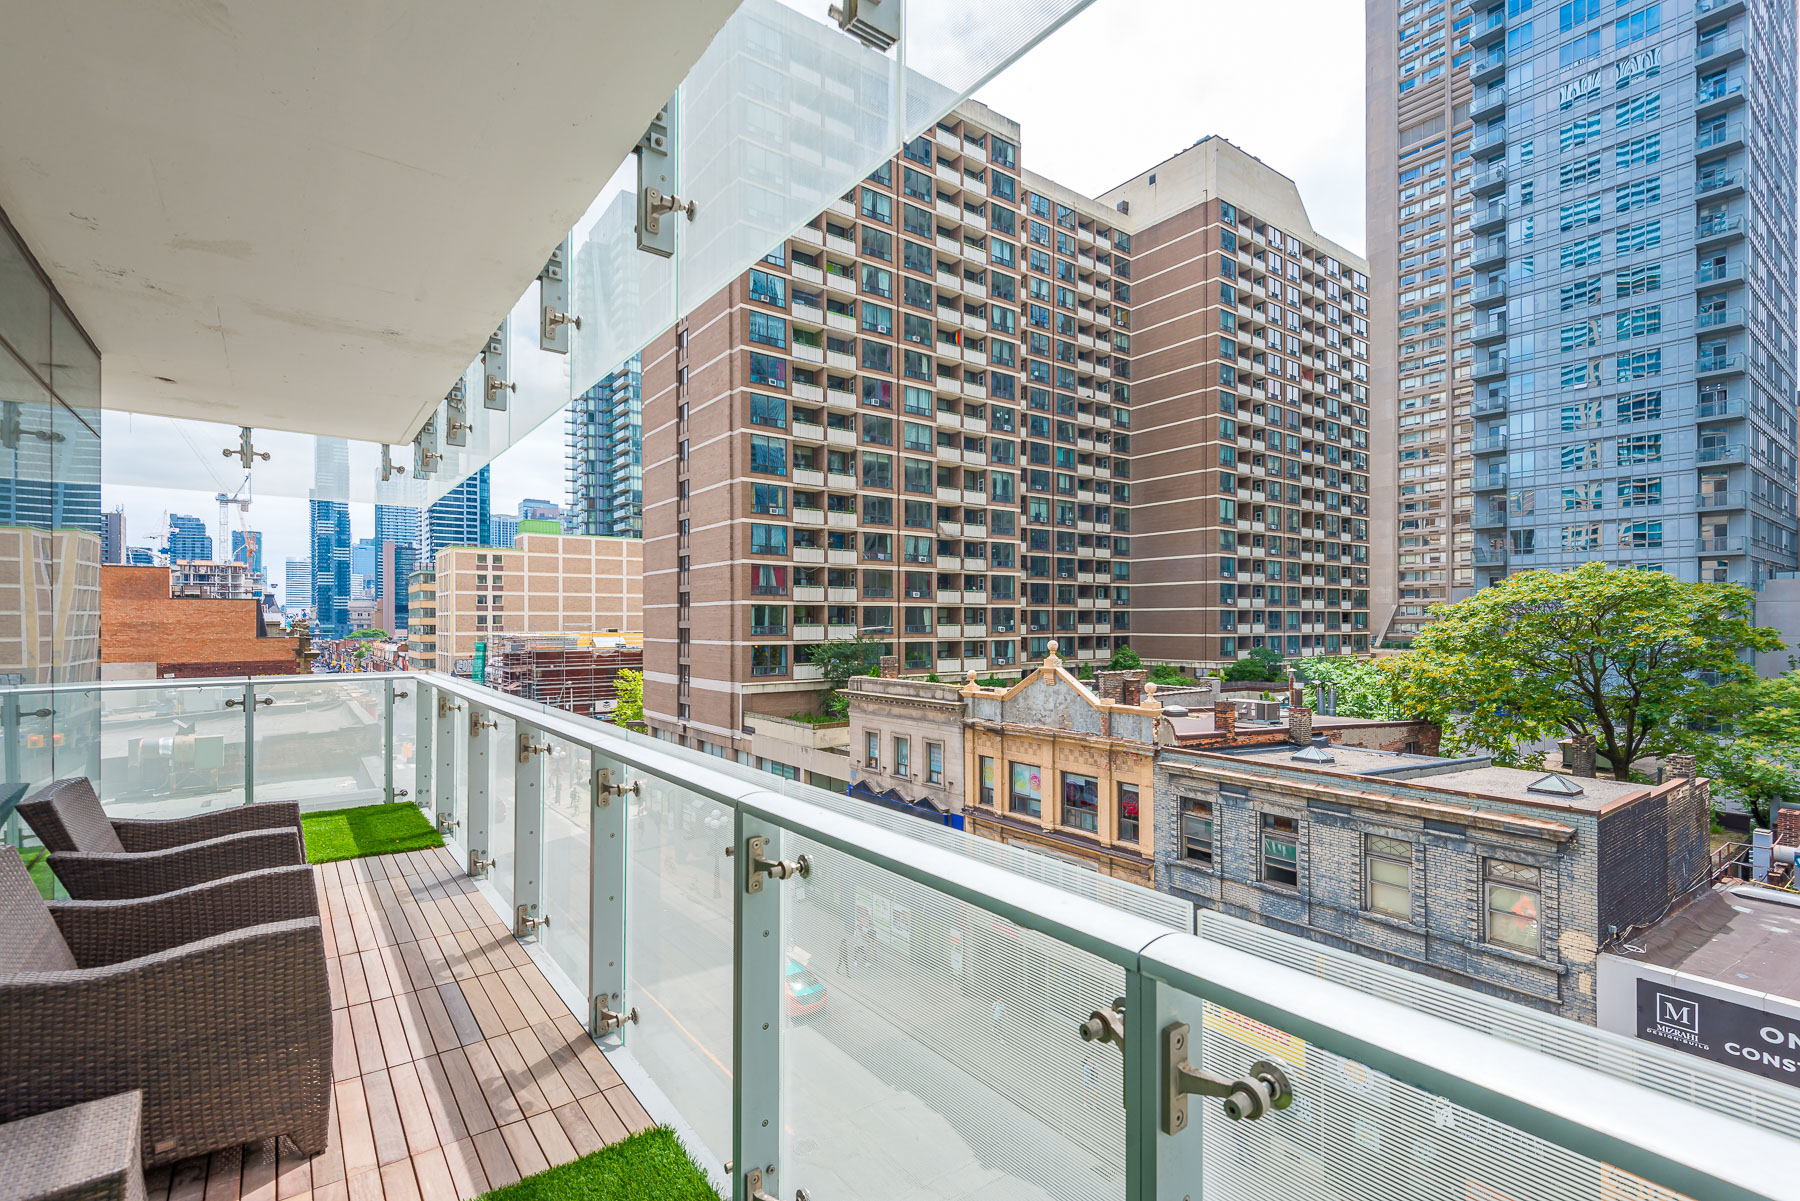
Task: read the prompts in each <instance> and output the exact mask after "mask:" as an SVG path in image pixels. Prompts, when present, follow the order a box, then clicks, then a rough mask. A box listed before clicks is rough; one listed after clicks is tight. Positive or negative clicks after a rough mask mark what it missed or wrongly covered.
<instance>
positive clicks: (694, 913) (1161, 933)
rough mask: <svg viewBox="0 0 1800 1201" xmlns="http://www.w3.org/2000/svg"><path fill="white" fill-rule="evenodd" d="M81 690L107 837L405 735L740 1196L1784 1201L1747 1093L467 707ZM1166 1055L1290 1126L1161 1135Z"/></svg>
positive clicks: (1422, 980)
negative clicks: (1281, 1103) (1265, 1099)
mask: <svg viewBox="0 0 1800 1201" xmlns="http://www.w3.org/2000/svg"><path fill="white" fill-rule="evenodd" d="M90 690H91V691H95V692H97V693H98V695H99V696H100V698H101V701H102V703H101V705H100V707H99V708H100V713H101V720H102V738H103V742H104V744H105V746H106V747H107V753H105V754H102V755H101V756H99V757H98V762H97V767H96V769H95V770H97V772H98V774H99V781H98V783H99V786H100V790H101V792H102V795H103V796H104V797H106V798H107V801H108V804H109V807H110V808H111V809H112V810H113V811H115V812H129V813H131V814H133V815H135V816H164V815H170V816H173V815H175V814H179V813H184V812H192V811H193V810H194V809H195V808H196V807H200V808H204V807H207V806H212V805H220V804H239V803H255V801H256V800H258V799H264V800H266V799H270V797H271V796H272V795H274V794H276V793H288V794H293V795H295V796H297V797H299V798H301V803H302V804H303V805H306V806H308V807H311V808H322V807H339V806H342V805H347V804H354V803H358V802H359V801H362V800H365V799H367V795H368V794H369V793H370V791H371V790H372V789H374V788H375V785H374V784H372V783H370V781H377V780H383V781H384V780H385V779H386V777H387V775H388V772H387V770H386V769H385V768H384V767H383V766H382V764H381V763H380V761H379V759H380V756H381V755H382V754H386V755H388V756H390V757H392V756H394V755H396V754H397V753H400V745H399V744H401V743H404V742H406V741H408V740H410V741H411V742H412V744H413V745H412V746H411V748H410V749H409V750H407V751H406V752H405V753H406V754H407V755H408V756H409V757H410V759H411V761H413V762H416V763H417V765H418V767H417V768H416V769H415V770H414V772H412V773H411V776H410V782H411V783H412V784H414V785H415V790H414V792H413V795H410V796H408V797H407V798H405V801H406V802H408V803H417V804H419V805H420V806H421V807H422V808H423V809H425V810H426V811H427V812H428V813H434V814H438V815H441V816H442V817H443V819H444V823H443V824H444V827H445V828H446V830H447V832H448V846H449V849H450V851H451V853H452V854H453V855H454V857H455V858H456V860H457V861H458V862H459V863H461V864H462V865H464V866H465V867H473V868H474V869H475V874H476V875H477V877H478V880H479V892H480V895H481V896H482V898H483V899H484V900H485V901H486V902H487V903H488V904H490V905H492V906H493V907H494V908H495V910H496V911H497V912H498V913H500V914H501V915H502V916H503V918H504V920H505V923H506V924H507V925H508V926H510V927H512V928H513V929H514V931H515V934H516V936H517V937H518V938H519V940H520V946H521V947H522V948H523V949H524V951H525V953H526V954H527V955H529V956H530V957H531V959H532V960H533V962H534V963H535V964H536V965H537V966H539V967H540V968H541V969H542V970H543V972H544V974H545V975H546V977H547V978H548V979H549V980H550V981H551V982H552V985H553V987H555V989H556V990H557V992H558V994H559V995H560V996H561V997H562V998H563V1000H564V1002H565V1003H566V1004H567V1005H568V1007H569V1009H570V1011H571V1012H572V1013H574V1014H576V1015H578V1016H579V1017H580V1018H581V1020H582V1021H584V1022H585V1023H587V1024H588V1025H589V1028H590V1030H592V1031H593V1033H594V1034H595V1036H596V1037H597V1039H598V1040H599V1042H600V1045H601V1047H602V1049H603V1050H604V1051H605V1053H606V1055H607V1057H608V1059H609V1061H610V1062H611V1064H612V1065H613V1066H614V1068H615V1069H616V1070H617V1071H618V1072H619V1074H620V1076H621V1078H622V1079H623V1080H624V1081H625V1082H626V1083H627V1084H628V1085H629V1086H630V1087H631V1090H632V1092H633V1093H634V1095H636V1096H637V1097H638V1098H639V1099H640V1100H641V1101H642V1102H643V1104H644V1105H645V1106H646V1108H647V1109H649V1111H650V1113H651V1115H652V1116H653V1117H654V1118H655V1119H656V1120H659V1121H663V1122H668V1123H670V1124H672V1125H674V1126H676V1128H677V1129H678V1131H679V1132H680V1133H681V1134H682V1135H683V1137H684V1139H685V1140H686V1141H687V1143H688V1146H689V1148H690V1150H691V1151H692V1152H693V1153H694V1154H695V1156H696V1158H697V1159H698V1160H699V1161H700V1162H701V1163H702V1165H703V1167H705V1168H706V1169H707V1170H708V1172H709V1173H710V1174H711V1175H712V1176H713V1178H714V1181H715V1183H716V1184H718V1185H720V1186H721V1187H722V1188H724V1189H725V1190H726V1191H727V1192H728V1193H729V1195H731V1196H733V1197H734V1198H740V1199H741V1198H747V1197H748V1196H749V1195H750V1188H751V1179H750V1176H749V1172H750V1170H751V1169H752V1168H754V1169H756V1170H759V1171H760V1172H761V1183H760V1187H761V1188H762V1189H763V1190H764V1191H765V1192H767V1193H768V1194H769V1195H771V1196H773V1195H780V1196H782V1197H787V1196H791V1195H793V1193H794V1191H795V1190H797V1189H806V1190H807V1191H808V1192H809V1193H811V1195H813V1196H818V1197H830V1198H871V1199H872V1198H890V1197H903V1196H917V1197H924V1196H941V1195H945V1194H946V1193H952V1194H954V1195H961V1196H976V1195H979V1196H983V1197H1004V1198H1070V1199H1074V1198H1081V1199H1084V1201H1085V1199H1089V1198H1121V1199H1123V1198H1131V1199H1132V1201H1160V1199H1163V1198H1178V1197H1187V1198H1193V1197H1201V1196H1205V1197H1210V1198H1222V1197H1231V1198H1236V1197H1245V1198H1248V1197H1266V1196H1270V1195H1277V1194H1279V1195H1294V1196H1307V1197H1341V1198H1352V1199H1361V1198H1371V1199H1373V1198H1392V1197H1396V1196H1419V1197H1427V1196H1429V1197H1447V1196H1450V1195H1452V1194H1455V1195H1457V1196H1465V1195H1466V1196H1482V1197H1518V1198H1525V1197H1558V1198H1565V1197H1566V1198H1593V1199H1594V1201H1600V1199H1601V1198H1607V1197H1627V1196H1632V1197H1649V1196H1656V1197H1668V1196H1671V1195H1676V1196H1686V1197H1691V1198H1697V1199H1699V1198H1703V1199H1706V1201H1712V1199H1715V1198H1717V1199H1726V1201H1729V1199H1747V1198H1770V1199H1772V1198H1792V1197H1794V1196H1796V1193H1795V1191H1794V1189H1793V1186H1792V1183H1791V1180H1790V1179H1789V1175H1790V1174H1785V1173H1781V1172H1777V1171H1771V1170H1770V1167H1771V1165H1773V1164H1777V1163H1781V1162H1785V1161H1786V1160H1788V1159H1791V1157H1792V1154H1793V1143H1792V1141H1791V1140H1792V1139H1793V1138H1794V1137H1796V1136H1800V1094H1795V1093H1794V1091H1793V1090H1791V1089H1787V1088H1785V1087H1783V1086H1782V1085H1779V1084H1777V1083H1775V1082H1773V1081H1764V1080H1759V1079H1757V1078H1755V1077H1753V1076H1750V1075H1747V1074H1745V1073H1740V1072H1736V1071H1734V1070H1732V1069H1730V1068H1727V1067H1723V1066H1719V1065H1714V1064H1710V1063H1706V1062H1703V1061H1701V1060H1697V1059H1694V1058H1691V1057H1688V1056H1683V1055H1681V1054H1679V1053H1677V1052H1674V1051H1672V1050H1670V1049H1668V1048H1664V1047H1659V1046H1655V1045H1653V1044H1650V1043H1646V1042H1641V1041H1636V1040H1633V1039H1629V1038H1625V1037H1622V1036H1618V1035H1613V1034H1609V1033H1606V1032H1604V1031H1599V1030H1595V1029H1592V1028H1589V1027H1584V1026H1580V1025H1577V1024H1575V1023H1571V1022H1568V1021H1565V1020H1562V1019H1559V1018H1555V1017H1552V1016H1550V1015H1547V1014H1544V1013H1541V1012H1538V1011H1535V1010H1530V1009H1525V1008H1521V1007H1518V1006H1513V1005H1509V1004H1506V1003H1504V1002H1501V1001H1498V1000H1495V999H1493V998H1490V997H1486V996H1483V995H1481V994H1478V993H1474V992H1471V991H1468V990H1464V989H1460V988H1456V987H1454V986H1452V985H1449V984H1445V983H1441V982H1439V981H1436V980H1433V979H1430V978H1428V977H1425V976H1422V975H1416V974H1413V973H1409V972H1405V971H1403V970H1400V969H1397V968H1392V967H1388V966H1386V965H1383V964H1380V963H1376V962H1374V961H1373V960H1369V959H1364V958H1361V957H1358V956H1355V955H1351V954H1348V953H1345V952H1340V951H1337V950H1334V949H1332V948H1329V947H1325V946H1322V945H1321V944H1319V943H1316V942H1311V941H1308V940H1303V939H1298V938H1294V937H1292V936H1289V935H1287V934H1284V933H1282V932H1279V931H1276V930H1273V929H1269V928H1267V927H1263V926H1258V925H1254V924H1250V923H1246V922H1242V921H1238V920H1236V919H1233V918H1230V917H1226V916H1224V915H1221V914H1219V913H1216V912H1212V911H1198V912H1197V911H1195V910H1194V909H1193V908H1192V907H1190V906H1188V905H1187V904H1186V903H1185V902H1181V901H1179V900H1177V899H1176V898H1173V897H1170V896H1167V895H1165V894H1160V893H1155V892H1151V891H1149V890H1146V889H1142V888H1138V887H1136V886H1133V885H1129V884H1125V883H1123V882H1120V881H1115V880H1110V879H1106V878H1103V877H1100V876H1098V875H1095V874H1093V873H1090V872H1086V871H1083V870H1081V869H1079V868H1075V867H1073V866H1072V865H1068V864H1064V863H1061V862H1058V861H1054V860H1050V859H1047V858H1044V857H1040V856H1037V855H1034V854H1032V853H1030V852H1027V851H1023V850H1019V849H1017V848H1013V847H1010V846H1005V845H1002V844H1000V843H997V842H991V841H988V840H985V839H980V838H975V837H972V836H969V835H966V834H964V833H963V832H960V831H954V830H950V829H948V828H946V827H942V826H938V825H933V824H928V823H924V822H920V821H918V820H917V819H915V818H912V817H910V816H907V815H903V814H897V813H892V812H889V811H886V810H882V809H879V808H876V807H873V806H869V805H866V804H863V803H861V802H858V801H854V800H851V799H850V798H848V797H845V796H842V795H838V794H833V793H827V792H824V791H822V790H819V789H815V788H812V787H809V786H807V785H804V784H800V783H798V782H795V781H790V780H784V779H781V778H779V777H776V776H772V775H768V774H766V773H762V772H759V771H757V770H755V769H753V768H751V767H749V766H747V765H741V764H737V763H733V762H730V761H727V760H724V759H719V758H715V757H713V756H710V755H705V754H702V753H699V752H696V751H692V750H687V749H684V748H681V747H678V746H675V745H673V744H670V743H666V742H660V741H657V740H654V739H651V738H647V737H645V736H642V735H636V734H630V733H627V732H625V731H622V730H620V729H618V728H617V727H613V726H609V725H606V724H603V723H599V722H596V721H593V720H590V719H586V718H580V717H576V716H574V715H572V714H569V713H565V712H562V711H560V710H556V709H552V708H549V707H546V706H543V705H539V704H536V703H532V702H527V701H522V700H519V699H517V698H514V697H511V696H507V695H504V694H502V693H499V692H496V691H494V690H491V689H488V688H485V687H483V686H481V685H477V684H472V683H469V682H467V681H464V680H459V679H454V678H451V677H447V676H442V675H436V674H432V675H414V674H395V675H387V676H381V675H373V674H370V675H360V676H356V677H351V678H346V677H311V676H309V677H295V678H290V679H285V680H283V679H258V680H202V681H156V682H154V683H153V684H152V683H148V682H146V683H142V684H139V683H131V684H111V683H108V684H99V685H82V686H77V687H74V688H70V689H68V690H67V691H69V692H72V693H75V694H76V695H86V693H87V692H88V691H90ZM19 691H21V692H22V691H23V690H19ZM46 694H48V695H50V696H51V697H52V698H53V699H54V698H55V697H56V696H57V695H58V694H59V689H58V687H57V686H50V687H48V688H45V687H42V686H40V687H38V688H36V689H34V690H32V692H31V693H29V694H28V695H27V696H25V697H24V698H22V702H23V704H34V703H35V702H36V700H37V699H38V698H41V697H42V696H44V695H46ZM400 694H405V695H404V696H402V695H400ZM264 698H268V699H270V700H272V701H273V702H274V703H272V704H261V703H260V701H261V700H263V699H264ZM233 699H237V700H240V701H245V702H248V703H247V704H242V705H235V706H231V707H229V708H227V707H226V706H225V705H224V702H225V701H227V700H233ZM402 703H404V704H405V705H406V706H407V708H408V710H409V711H410V712H409V713H407V714H406V715H405V716H404V718H402V715H400V714H399V713H396V712H395V706H398V705H400V704H402ZM371 707H372V708H374V710H375V711H374V712H372V713H371V712H370V711H369V710H370V708H371ZM21 709H22V704H21V703H18V702H9V703H8V704H6V705H4V706H0V713H4V714H5V715H7V716H6V728H5V730H4V734H5V737H6V739H7V742H8V744H9V746H10V745H12V744H14V743H15V742H16V741H17V740H18V739H21V738H29V737H31V729H32V727H31V725H30V723H31V722H32V721H34V720H36V719H35V718H27V717H25V716H24V713H23V712H21ZM233 729H235V730H236V731H237V734H236V737H235V740H234V738H233V734H232V730H233ZM165 731H167V732H166V733H165ZM183 731H186V732H185V733H184V732H183ZM375 732H379V734H377V733H375ZM197 737H205V738H209V739H217V740H218V741H217V742H216V743H211V744H209V746H210V747H212V748H213V750H216V751H217V752H218V753H217V754H216V755H214V754H212V753H211V751H209V752H208V764H209V766H208V768H207V771H206V772H203V773H201V774H198V775H196V774H194V770H193V767H192V764H193V761H194V758H195V757H196V755H197V752H196V748H195V747H194V746H193V744H191V743H190V744H188V745H187V747H186V749H183V750H182V751H180V752H179V754H178V752H177V751H176V743H175V742H174V741H172V740H175V739H181V738H189V739H192V738H197ZM378 739H379V741H377V740H378ZM333 740H336V741H335V743H334V741H333ZM146 742H148V743H149V744H150V747H149V749H148V751H146V749H145V743H146ZM302 747H304V748H307V749H309V750H310V752H311V754H312V758H313V760H314V770H313V771H312V772H311V773H310V774H308V773H307V771H306V770H305V769H304V768H303V766H302V759H303V756H302V755H301V754H300V752H299V749H298V748H302ZM378 747H379V748H380V749H377V748H378ZM130 748H135V756H136V757H135V758H134V755H133V752H132V750H131V749H130ZM232 748H236V749H235V750H234V749H232ZM146 754H149V755H150V759H149V762H150V763H152V764H164V763H165V761H171V762H172V761H175V760H176V759H177V758H178V757H179V756H188V758H187V759H184V760H182V762H183V763H184V764H186V765H188V766H189V770H188V771H187V772H186V773H185V774H184V773H179V772H161V773H159V772H157V771H152V772H150V773H148V774H146V772H145V771H144V768H143V764H144V762H145V760H144V756H145V755H146ZM269 756H275V757H276V758H277V759H278V762H276V763H273V764H271V763H266V762H262V761H261V760H262V759H264V758H267V757H269ZM14 760H15V761H16V762H24V760H21V759H19V757H18V756H16V755H15V756H14ZM234 773H235V774H234ZM345 781H349V783H348V784H346V783H345ZM30 782H31V783H34V784H41V783H43V782H45V781H44V780H43V779H42V778H38V779H33V780H31V781H30ZM383 787H391V785H385V784H384V785H383ZM397 792H398V789H396V790H395V794H397ZM376 795H378V796H379V795H380V793H379V791H377V792H376ZM390 795H394V794H390ZM452 823H453V824H452ZM1115 1006H1116V1008H1115ZM1084 1029H1085V1030H1086V1032H1087V1033H1088V1034H1089V1035H1091V1036H1092V1035H1099V1036H1101V1037H1099V1038H1097V1039H1095V1040H1093V1041H1089V1040H1088V1039H1084V1038H1083V1037H1082V1034H1081V1031H1082V1030H1084ZM1180 1062H1185V1063H1186V1064H1188V1065H1189V1066H1190V1067H1191V1068H1195V1069H1201V1070H1205V1071H1210V1072H1215V1073H1218V1074H1220V1075H1222V1076H1224V1077H1226V1078H1228V1079H1232V1080H1237V1079H1239V1078H1246V1079H1248V1078H1249V1077H1250V1075H1251V1074H1252V1073H1253V1072H1259V1073H1261V1075H1262V1077H1263V1078H1266V1079H1268V1080H1270V1081H1274V1080H1277V1079H1278V1078H1285V1079H1286V1081H1287V1082H1288V1084H1289V1085H1290V1086H1291V1095H1292V1103H1291V1104H1289V1105H1287V1106H1286V1107H1285V1108H1278V1109H1272V1110H1270V1111H1269V1112H1267V1113H1266V1114H1264V1115H1263V1116H1260V1117H1257V1118H1256V1119H1254V1120H1233V1119H1232V1118H1231V1117H1228V1116H1227V1113H1226V1111H1225V1109H1224V1108H1223V1107H1222V1105H1221V1103H1220V1102H1219V1101H1218V1100H1217V1099H1207V1098H1205V1097H1203V1096H1189V1097H1187V1099H1186V1108H1185V1117H1182V1116H1181V1111H1182V1106H1181V1105H1180V1104H1179V1103H1178V1102H1175V1101H1171V1100H1170V1099H1169V1098H1167V1097H1166V1096H1165V1093H1164V1087H1165V1081H1166V1080H1167V1079H1169V1078H1170V1077H1171V1072H1172V1071H1173V1067H1172V1065H1175V1064H1178V1063H1180ZM1253 1065H1257V1066H1256V1067H1255V1068H1254V1069H1253ZM1243 1096H1244V1100H1243V1103H1244V1104H1247V1105H1250V1106H1251V1107H1252V1108H1254V1101H1253V1100H1249V1099H1248V1097H1249V1094H1244V1095H1243ZM727 1163H730V1164H732V1165H734V1166H737V1170H736V1171H734V1172H727V1170H726V1166H725V1165H726V1164H727Z"/></svg>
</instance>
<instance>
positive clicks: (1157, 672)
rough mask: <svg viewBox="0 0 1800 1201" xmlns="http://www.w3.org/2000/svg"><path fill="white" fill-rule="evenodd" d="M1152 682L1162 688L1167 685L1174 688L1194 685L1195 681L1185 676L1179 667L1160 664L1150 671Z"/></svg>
mask: <svg viewBox="0 0 1800 1201" xmlns="http://www.w3.org/2000/svg"><path fill="white" fill-rule="evenodd" d="M1150 682H1151V683H1153V684H1155V685H1156V686H1157V687H1158V688H1161V687H1164V686H1165V685H1166V686H1171V687H1173V686H1179V685H1182V684H1192V683H1193V682H1194V681H1192V680H1190V679H1189V678H1188V677H1187V676H1185V675H1183V674H1182V673H1181V669H1180V668H1179V667H1176V666H1174V665H1173V664H1169V663H1158V664H1157V665H1156V666H1155V667H1152V668H1151V669H1150Z"/></svg>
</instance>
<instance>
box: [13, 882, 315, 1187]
mask: <svg viewBox="0 0 1800 1201" xmlns="http://www.w3.org/2000/svg"><path fill="white" fill-rule="evenodd" d="M0 1015H4V1020H0V1123H4V1122H11V1121H15V1120H17V1119H19V1118H24V1117H30V1116H32V1115H34V1114H40V1113H46V1112H48V1111H50V1110H54V1109H61V1108H63V1107H65V1106H69V1105H78V1104H81V1103H84V1102H87V1101H93V1100H97V1099H99V1098H101V1097H107V1096H111V1095H112V1094H114V1093H119V1092H125V1091H128V1090H131V1089H141V1090H142V1091H143V1095H144V1109H143V1124H144V1141H143V1147H144V1164H145V1166H147V1167H148V1166H154V1165H156V1164H162V1163H169V1162H172V1161H174V1160H177V1159H181V1158H184V1157H186V1156H189V1155H197V1154H201V1153H204V1152H210V1151H216V1150H220V1149H223V1148H226V1147H233V1146H237V1145H239V1144H242V1143H248V1142H256V1141H260V1140H262V1139H267V1138H276V1137H283V1136H285V1137H286V1138H288V1139H289V1140H290V1141H291V1142H292V1143H293V1145H294V1147H295V1148H296V1149H297V1150H298V1151H299V1152H300V1153H301V1154H302V1155H316V1154H318V1153H319V1152H321V1151H323V1150H324V1149H325V1141H326V1128H327V1123H328V1114H329V1111H330V1102H331V995H330V992H329V985H328V983H327V980H326V974H325V940H324V935H323V933H322V931H321V928H320V924H319V901H318V893H317V890H316V889H315V888H314V885H313V878H312V869H310V868H308V867H304V866H297V867H283V868H272V869H268V870H264V871H257V872H249V873H246V874H244V875H239V876H232V877H230V878H228V879H224V880H216V881H212V882H210V883H207V884H201V885H197V886H195V887H193V888H186V889H182V890H181V891H179V892H171V893H167V894H164V895H162V896H157V897H148V898H143V899H139V900H131V901H63V902H49V903H46V902H45V901H44V899H43V898H42V897H40V896H39V895H38V893H37V889H36V888H35V887H34V886H33V885H32V882H31V878H30V876H29V875H28V874H27V873H26V870H25V866H24V864H23V863H22V862H21V861H20V859H19V856H18V853H17V852H16V851H14V850H12V849H10V848H6V849H0Z"/></svg>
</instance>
